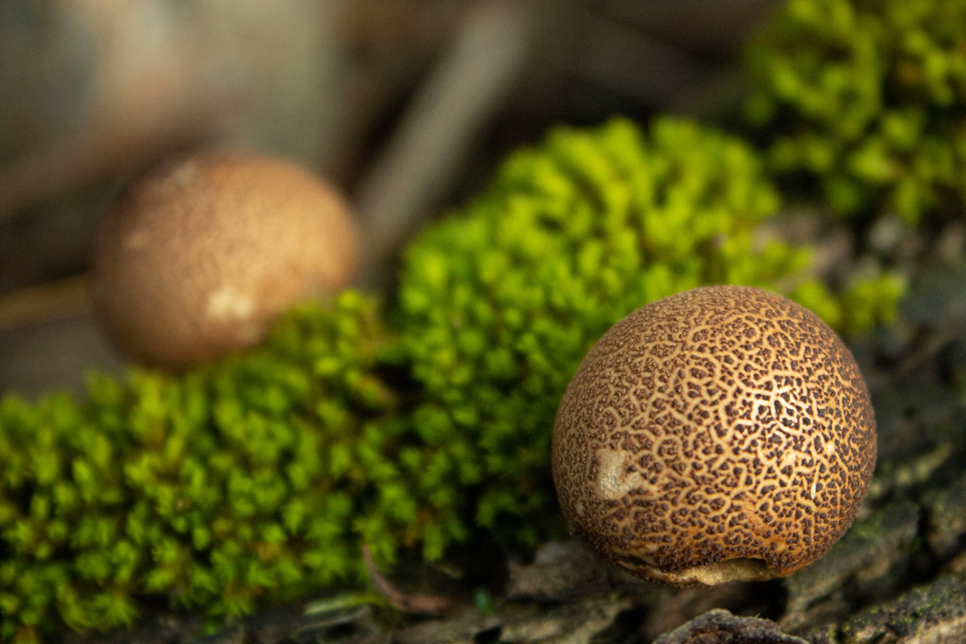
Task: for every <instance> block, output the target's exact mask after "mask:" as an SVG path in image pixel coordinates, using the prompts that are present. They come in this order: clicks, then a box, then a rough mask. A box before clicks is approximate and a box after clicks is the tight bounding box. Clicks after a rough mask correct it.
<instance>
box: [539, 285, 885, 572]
mask: <svg viewBox="0 0 966 644" xmlns="http://www.w3.org/2000/svg"><path fill="white" fill-rule="evenodd" d="M875 453H876V437H875V420H874V417H873V412H872V405H871V402H870V401H869V394H868V391H867V390H866V387H865V383H864V382H863V380H862V376H861V374H860V373H859V369H858V367H857V366H856V364H855V360H854V359H853V357H852V354H851V353H850V352H849V350H848V349H847V348H846V347H845V345H844V344H843V343H842V341H841V340H839V338H838V337H837V336H836V335H835V333H834V332H833V331H832V330H831V329H829V328H828V327H827V326H826V325H825V324H824V323H823V322H822V321H821V320H819V319H818V318H817V317H816V316H815V315H814V314H812V313H811V312H810V311H808V310H807V309H805V308H803V307H801V306H799V305H798V304H795V303H794V302H791V301H789V300H787V299H785V298H783V297H780V296H778V295H773V294H771V293H768V292H765V291H762V290H759V289H756V288H750V287H742V286H711V287H703V288H696V289H693V290H690V291H686V292H684V293H679V294H677V295H673V296H671V297H667V298H665V299H662V300H659V301H656V302H652V303H651V304H648V305H647V306H644V307H642V308H640V309H638V310H636V311H634V312H633V313H631V314H630V315H628V316H627V317H625V318H624V319H622V320H621V321H620V322H618V323H617V324H615V325H614V326H613V327H612V328H611V329H610V330H609V331H608V332H607V333H605V334H604V336H603V337H602V338H601V339H600V340H599V341H598V342H597V344H596V345H595V346H594V347H593V348H592V349H591V350H590V352H589V353H588V354H587V355H586V357H585V358H584V360H583V362H582V363H581V364H580V367H579V368H578V370H577V373H576V374H575V375H574V377H573V379H572V380H571V382H570V384H569V386H568V387H567V390H566V393H565V394H564V396H563V399H562V401H561V403H560V408H559V410H558V412H557V419H556V424H555V426H554V430H553V477H554V482H555V483H556V486H557V494H558V497H559V500H560V505H561V508H562V509H563V513H564V515H565V517H566V519H567V521H568V523H569V524H570V526H571V528H572V529H573V531H574V532H576V534H577V535H579V536H580V537H581V538H583V539H584V540H585V541H586V542H587V543H589V544H590V546H591V547H593V548H594V549H595V550H596V551H597V552H598V553H600V554H601V555H603V556H604V557H605V558H606V559H609V560H610V561H612V562H613V563H615V564H617V565H619V566H621V567H623V568H625V569H627V570H629V571H631V572H633V573H635V574H637V575H639V576H641V577H644V578H646V579H650V580H655V581H661V582H666V583H670V584H674V585H688V584H708V585H712V584H718V583H723V582H727V581H733V580H748V581H750V580H763V579H769V578H772V577H780V576H785V575H788V574H790V573H793V572H795V571H797V570H799V569H801V568H803V567H805V566H807V565H808V564H809V563H811V562H812V561H815V560H816V559H818V558H819V557H821V556H822V555H823V554H825V552H826V551H827V550H828V549H829V548H830V547H831V546H832V544H834V543H835V542H836V541H837V540H838V539H839V537H841V536H842V534H843V533H844V532H845V531H846V530H847V529H848V527H849V526H850V525H851V523H852V520H853V518H854V517H855V514H856V511H857V510H858V507H859V504H860V503H861V501H862V499H863V498H864V496H865V493H866V490H867V489H868V484H869V480H870V479H871V477H872V470H873V467H874V465H875Z"/></svg>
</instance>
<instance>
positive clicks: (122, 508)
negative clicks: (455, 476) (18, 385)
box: [0, 293, 464, 641]
mask: <svg viewBox="0 0 966 644" xmlns="http://www.w3.org/2000/svg"><path fill="white" fill-rule="evenodd" d="M379 314H380V311H379V309H378V307H376V306H375V305H373V304H372V303H371V302H370V301H368V300H366V299H364V298H362V297H361V296H359V295H356V294H353V293H346V294H343V295H342V296H341V297H339V298H338V300H337V302H336V303H335V305H334V306H333V307H332V308H331V309H326V308H323V307H321V306H312V307H307V308H304V309H302V310H299V311H297V312H295V313H293V314H292V315H291V316H289V317H288V318H287V319H286V320H284V321H283V322H282V323H281V324H280V326H279V327H278V328H277V329H276V331H275V333H274V334H273V336H272V337H271V339H270V340H269V342H268V343H267V344H266V346H264V347H263V348H261V349H259V350H257V351H255V352H253V353H251V354H248V355H245V356H242V357H238V358H234V359H231V360H228V361H225V362H223V363H219V364H217V365H214V366H212V367H210V368H206V369H202V370H199V371H197V372H195V373H190V374H187V375H185V376H182V377H172V376H165V375H161V374H157V373H152V372H137V373H134V374H133V375H132V376H131V377H130V379H129V380H127V381H126V382H122V383H118V382H114V381H111V380H109V379H107V378H103V377H99V378H94V379H92V380H91V382H90V387H89V390H90V391H89V400H88V401H86V402H85V403H83V404H77V403H75V402H74V401H72V400H71V399H70V398H68V397H64V396H49V397H46V398H44V399H42V400H41V401H40V402H39V403H37V404H28V403H26V402H24V401H22V400H20V399H18V398H16V397H8V398H6V399H4V400H3V402H2V403H0V477H2V478H0V535H2V536H0V609H2V610H0V612H2V617H0V638H2V639H3V640H4V641H9V640H14V641H30V640H31V639H32V638H34V637H35V636H36V634H37V628H38V627H40V626H46V627H49V626H50V625H51V624H56V622H57V621H58V620H62V621H63V622H64V623H66V624H67V625H68V626H70V627H72V628H75V629H79V630H84V629H89V628H96V629H100V630H104V629H110V628H114V627H117V626H121V625H126V624H130V623H131V622H132V620H134V619H135V618H136V617H137V615H138V613H139V603H140V602H141V601H142V600H144V599H145V598H148V597H151V596H154V597H155V598H157V597H168V598H170V602H171V604H172V605H174V606H184V607H188V608H191V607H201V608H203V609H204V610H205V611H206V612H207V614H208V615H209V616H210V617H212V618H216V619H220V618H224V617H232V616H237V615H242V614H246V613H248V612H250V611H251V610H252V608H253V606H254V605H255V603H256V602H257V601H259V600H261V599H264V598H266V597H272V598H275V599H279V598H285V597H289V596H297V595H305V594H306V593H307V592H309V591H311V590H313V589H319V588H322V587H324V586H326V585H331V584H332V583H334V582H341V583H350V584H351V583H358V582H359V581H360V580H361V579H362V578H363V576H364V574H363V570H362V567H361V564H360V561H361V559H360V543H361V542H363V541H364V542H365V543H367V544H368V545H369V547H370V548H371V549H372V550H373V553H374V555H375V556H376V557H377V560H378V561H381V562H383V563H384V564H385V563H386V562H391V561H392V559H393V557H394V556H395V552H396V551H397V550H398V549H399V548H400V547H401V546H403V545H409V544H413V543H417V542H420V541H421V542H423V543H425V544H427V548H428V549H429V550H430V552H429V553H428V554H430V555H432V554H438V551H439V550H440V549H441V548H442V544H443V543H445V542H446V541H448V540H450V539H452V538H453V537H454V536H457V537H458V536H460V535H461V534H462V533H463V531H464V528H463V526H462V525H461V524H460V523H459V522H458V521H456V520H454V519H453V518H452V512H450V511H449V506H450V504H451V499H449V498H444V497H439V498H437V497H433V498H430V494H429V491H428V490H427V488H432V485H433V484H434V483H435V481H434V479H433V476H434V475H435V474H434V473H433V472H426V473H424V472H422V471H421V468H423V467H425V466H426V463H425V462H424V461H425V460H427V457H426V455H425V454H424V453H423V452H422V451H420V450H419V449H418V448H416V447H414V446H409V443H407V434H410V435H411V432H409V430H408V428H409V425H408V424H407V422H405V420H404V417H402V416H400V415H398V413H397V412H398V411H399V409H400V400H399V394H398V393H396V392H394V391H392V390H391V389H390V388H389V387H388V386H387V385H386V383H385V381H384V379H383V378H381V377H380V375H379V373H380V371H392V370H393V369H396V368H397V363H398V357H397V356H394V355H393V354H394V353H398V352H397V351H395V349H394V341H393V340H392V339H391V338H390V336H388V335H387V334H386V332H385V330H384V329H383V327H382V324H381V322H380V319H379ZM417 442H418V441H417ZM415 444H416V442H413V445H415ZM400 451H403V452H404V453H406V454H409V456H408V460H405V461H404V462H400V461H399V460H398V459H397V455H398V454H399V452H400Z"/></svg>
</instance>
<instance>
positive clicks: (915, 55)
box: [748, 0, 966, 223]
mask: <svg viewBox="0 0 966 644" xmlns="http://www.w3.org/2000/svg"><path fill="white" fill-rule="evenodd" d="M748 61H749V69H750V71H751V74H752V76H753V77H754V79H755V82H756V88H755V90H754V92H753V94H752V95H751V97H750V99H749V102H748V114H749V116H750V119H751V121H752V122H753V123H754V124H755V125H757V126H758V127H761V128H765V129H766V130H767V132H768V136H769V137H771V138H770V140H771V143H770V145H771V149H770V159H771V162H772V165H773V167H774V168H775V169H776V170H777V171H778V172H779V173H787V172H804V173H806V174H808V175H810V176H813V177H815V178H816V179H817V180H818V182H819V183H820V184H821V189H822V190H823V192H824V194H825V197H826V199H827V200H828V202H829V203H830V204H831V206H832V207H833V209H834V210H836V211H837V212H839V213H843V214H852V213H861V212H864V211H868V209H870V208H881V207H885V208H889V209H892V210H894V211H895V212H897V213H898V214H899V215H900V216H901V217H902V218H903V219H904V220H905V221H907V222H910V223H914V222H916V221H917V220H918V219H919V218H920V216H921V215H922V214H923V213H925V212H927V211H929V210H930V209H933V208H935V207H937V206H941V205H942V203H943V200H944V198H945V197H953V198H955V199H957V200H958V201H957V202H954V203H955V207H956V209H957V210H959V209H961V208H962V205H961V204H962V203H963V202H962V200H963V199H964V198H966V179H964V177H966V0H789V2H787V3H783V5H782V7H781V8H780V10H779V11H778V13H777V15H775V16H774V19H773V20H772V21H771V22H770V23H769V25H768V26H767V29H765V30H764V32H763V33H762V35H761V37H760V38H759V39H758V40H756V41H755V42H754V43H753V44H752V45H751V47H750V48H749V55H748Z"/></svg>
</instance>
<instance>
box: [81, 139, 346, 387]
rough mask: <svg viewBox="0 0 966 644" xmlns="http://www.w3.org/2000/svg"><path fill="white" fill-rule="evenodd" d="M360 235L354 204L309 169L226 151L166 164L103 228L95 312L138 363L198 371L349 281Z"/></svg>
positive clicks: (132, 190) (133, 190) (138, 185)
mask: <svg viewBox="0 0 966 644" xmlns="http://www.w3.org/2000/svg"><path fill="white" fill-rule="evenodd" d="M356 237H357V235H356V232H355V229H354V227H353V223H352V220H351V218H350V215H349V208H348V206H347V204H346V202H345V200H344V199H343V198H342V197H341V196H340V195H339V193H338V192H337V191H336V190H335V189H334V188H332V187H331V186H328V185H326V184H325V183H323V182H322V181H321V180H320V179H318V178H317V177H315V176H314V175H313V174H311V173H310V172H308V171H307V170H305V169H303V168H301V167H299V166H296V165H293V164H291V163H287V162H284V161H281V160H277V159H272V158H267V157H264V156H259V155H255V154H228V153H222V154H219V153H209V154H198V155H194V156H189V157H187V158H183V159H181V160H177V161H171V162H167V163H164V164H162V165H161V166H160V167H158V168H156V169H154V170H152V171H150V172H148V173H147V174H146V175H145V176H143V177H141V178H140V179H138V180H137V181H135V182H134V183H133V184H132V185H131V186H130V187H129V188H128V189H127V191H126V193H125V194H124V195H123V197H122V199H121V200H120V202H119V204H118V206H117V207H116V208H115V209H114V210H113V211H112V212H111V213H110V214H109V215H108V216H107V217H106V219H105V221H104V223H103V225H102V227H101V230H100V232H99V236H98V239H97V242H96V248H95V254H94V262H93V271H92V273H93V276H92V297H93V301H94V306H95V312H96V313H97V316H98V318H99V320H100V322H101V323H102V326H103V327H104V329H105V331H106V332H107V335H108V336H109V337H110V338H111V339H112V340H113V341H114V343H115V344H116V345H117V346H118V348H119V349H120V350H121V351H122V352H123V353H125V354H126V355H128V356H129V357H131V358H133V359H134V360H137V361H140V362H143V363H146V364H149V365H153V366H157V367H162V368H168V369H182V368H186V367H190V366H193V365H196V364H199V363H203V362H206V361H210V360H213V359H216V358H220V357H223V356H225V355H227V354H230V353H232V352H235V351H238V350H240V349H243V348H245V347H248V346H251V345H253V344H255V343H257V342H258V341H259V340H260V339H261V338H262V337H263V335H264V334H265V332H266V330H267V328H268V326H269V325H270V324H271V322H272V321H273V320H274V319H275V318H276V317H277V316H278V314H280V313H281V312H283V311H284V310H286V309H287V308H289V307H291V306H292V305H293V304H294V303H295V302H297V301H299V300H303V299H306V298H311V297H314V296H318V295H321V294H325V293H332V292H335V291H338V290H341V289H342V288H344V287H345V286H346V285H347V284H348V282H349V280H350V279H351V277H352V274H353V272H354V269H355V266H356V261H357V254H358V252H357V242H356Z"/></svg>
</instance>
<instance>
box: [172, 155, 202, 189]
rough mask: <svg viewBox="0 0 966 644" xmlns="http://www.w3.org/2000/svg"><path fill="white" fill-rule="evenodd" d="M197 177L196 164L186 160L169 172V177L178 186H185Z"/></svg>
mask: <svg viewBox="0 0 966 644" xmlns="http://www.w3.org/2000/svg"><path fill="white" fill-rule="evenodd" d="M197 177H198V164H197V163H195V162H194V161H193V160H190V159H189V160H187V161H185V162H184V163H182V164H180V165H179V166H178V167H176V168H175V169H174V170H173V171H172V173H171V179H172V180H173V181H174V183H175V184H177V185H178V187H181V188H183V187H185V186H187V185H188V184H190V183H191V182H192V181H194V180H195V179H196V178H197Z"/></svg>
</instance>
